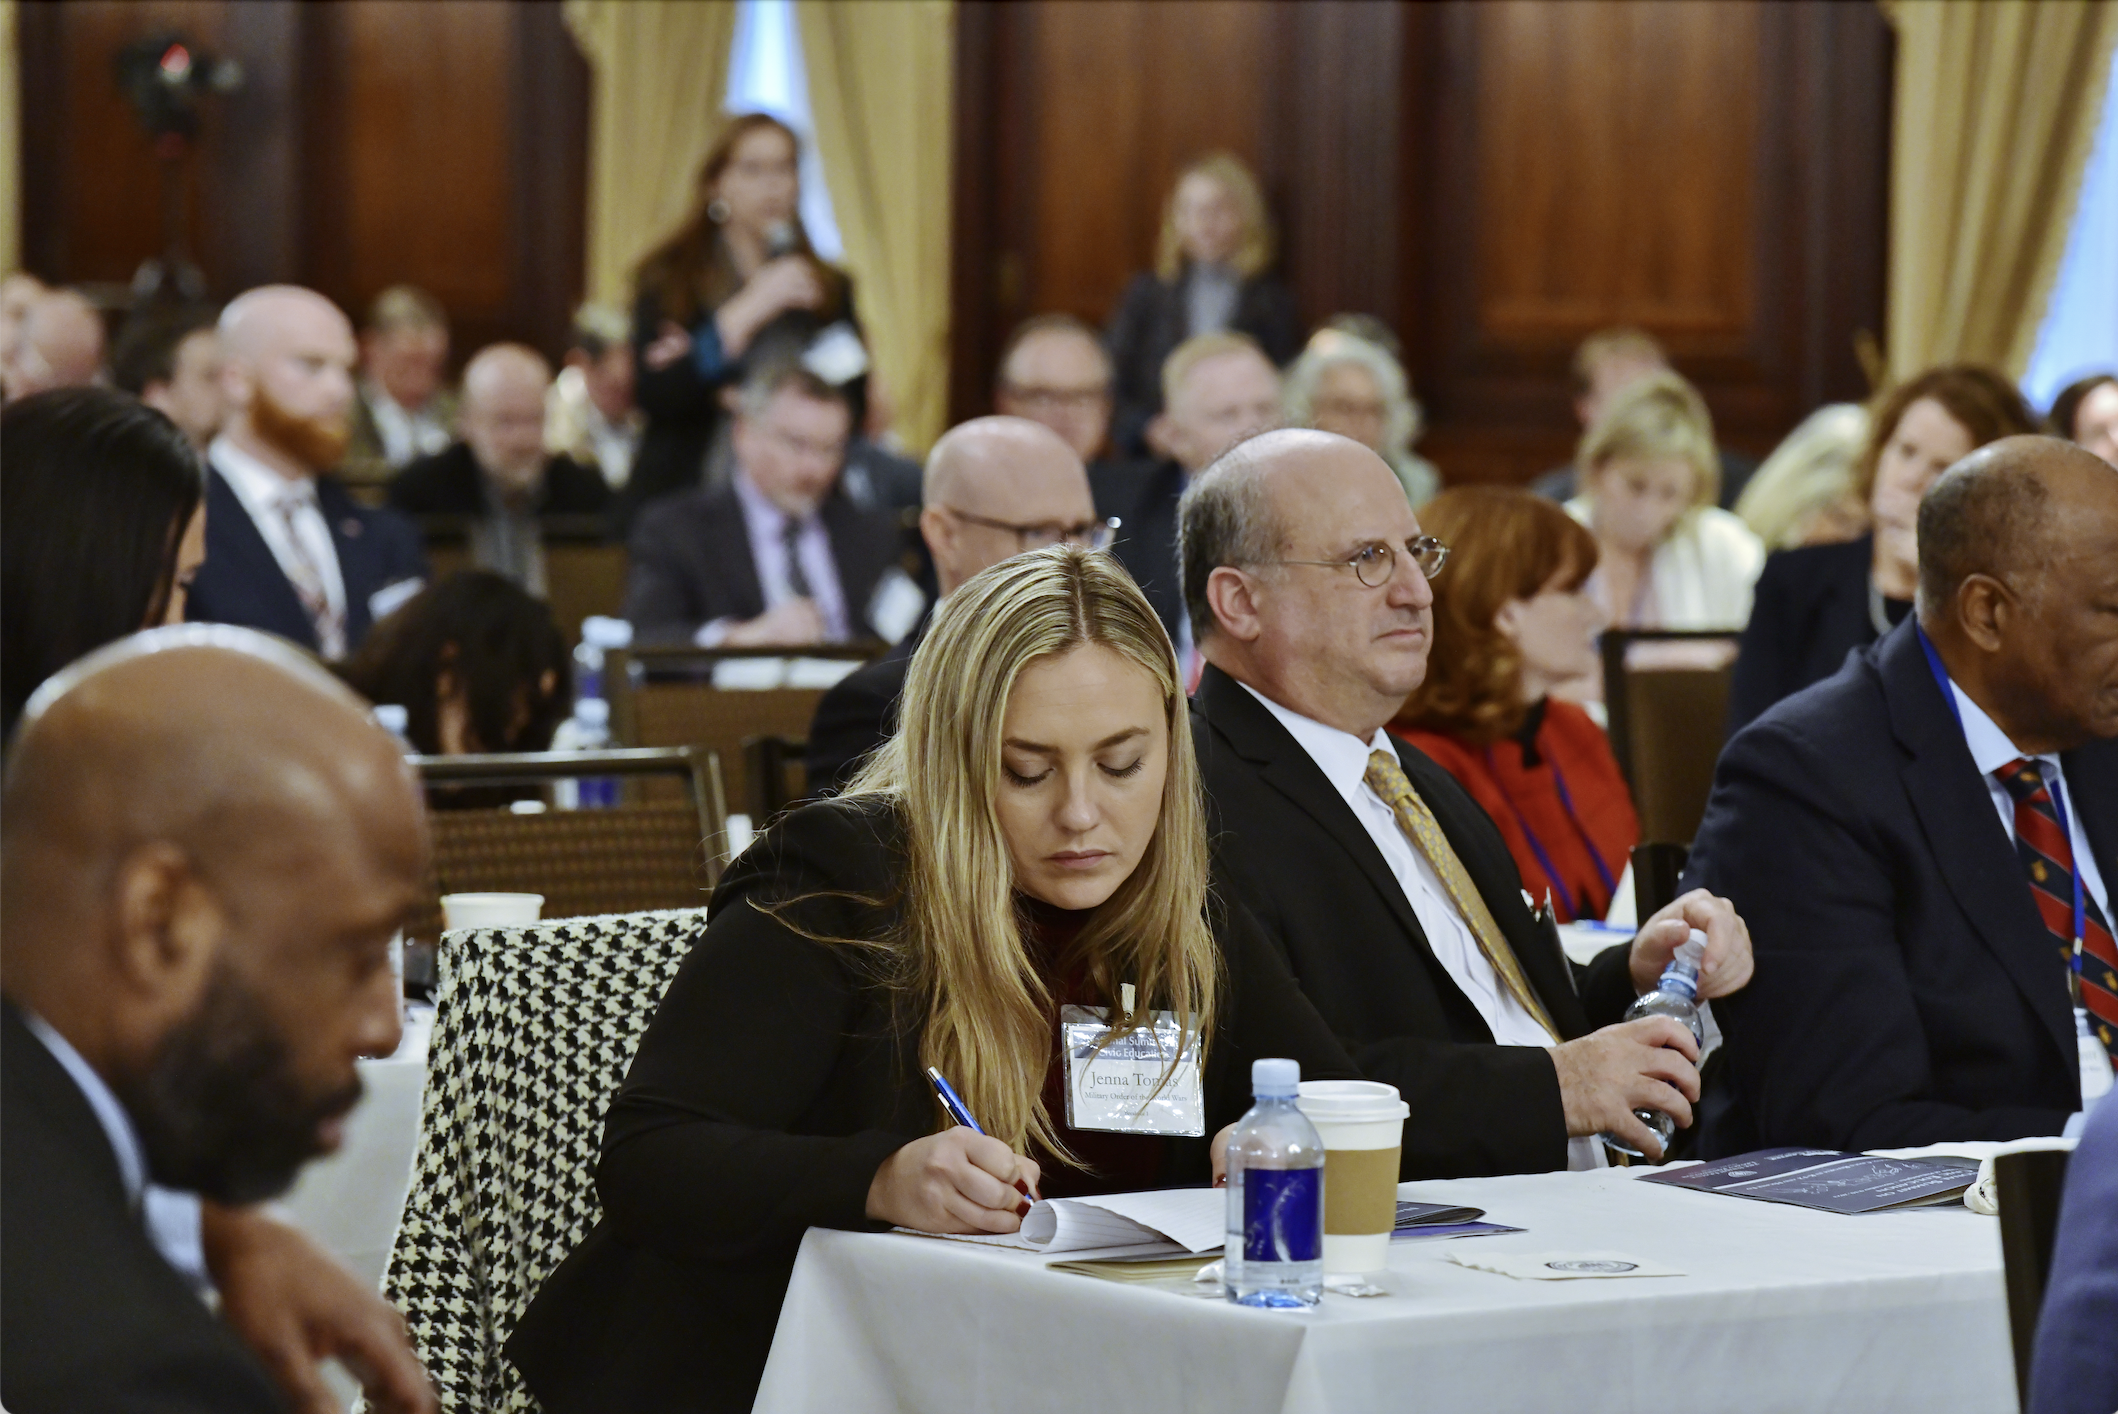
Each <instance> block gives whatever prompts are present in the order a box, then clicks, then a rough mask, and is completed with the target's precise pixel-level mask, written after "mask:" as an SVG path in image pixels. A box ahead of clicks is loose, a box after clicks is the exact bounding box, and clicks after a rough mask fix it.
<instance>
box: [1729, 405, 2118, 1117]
mask: <svg viewBox="0 0 2118 1414" xmlns="http://www.w3.org/2000/svg"><path fill="white" fill-rule="evenodd" d="M1919 546H1920V561H1921V563H1920V589H1919V594H1920V603H1919V612H1918V616H1917V618H1916V619H1915V620H1913V621H1912V622H1908V623H1905V624H1901V625H1899V626H1898V627H1897V628H1896V629H1893V630H1892V631H1891V633H1890V635H1889V636H1888V637H1886V638H1885V639H1883V641H1882V642H1881V643H1879V644H1877V645H1876V646H1875V647H1874V648H1873V649H1871V650H1869V651H1868V652H1867V653H1865V654H1863V655H1862V656H1861V657H1859V658H1857V659H1854V660H1852V661H1850V662H1848V663H1847V664H1846V666H1845V667H1844V668H1842V669H1840V671H1839V672H1838V673H1837V674H1836V675H1835V676H1833V677H1831V678H1829V679H1827V680H1825V681H1824V682H1821V683H1818V684H1816V685H1815V686H1813V687H1810V688H1808V689H1806V690H1804V691H1802V692H1800V693H1797V694H1795V695H1794V696H1793V697H1790V698H1788V699H1787V700H1786V701H1784V702H1782V703H1780V704H1779V705H1778V706H1776V707H1774V708H1772V709H1771V710H1770V711H1768V712H1766V714H1765V715H1764V716H1762V717H1760V718H1759V719H1758V720H1757V721H1756V722H1753V723H1752V724H1751V725H1750V726H1749V727H1748V728H1746V729H1745V730H1744V731H1742V732H1741V733H1739V734H1738V735H1737V736H1736V738H1735V740H1733V741H1731V742H1730V743H1729V744H1728V747H1727V749H1726V750H1725V751H1724V752H1723V753H1722V756H1721V762H1720V766H1719V768H1718V769H1717V771H1716V773H1715V780H1714V793H1713V797H1712V800H1711V802H1710V803H1709V805H1708V806H1707V811H1706V818H1705V820H1704V821H1703V822H1702V823H1701V824H1700V826H1699V834H1698V839H1697V842H1696V843H1695V844H1694V846H1693V849H1692V855H1691V863H1690V867H1689V869H1688V871H1687V874H1688V877H1689V878H1690V879H1691V880H1693V881H1695V882H1699V883H1703V884H1705V885H1707V886H1708V887H1710V888H1712V889H1714V890H1715V891H1717V892H1722V893H1726V894H1727V895H1728V896H1729V897H1730V898H1732V899H1734V900H1735V903H1736V906H1737V907H1738V908H1740V909H1742V910H1743V913H1744V916H1745V917H1747V918H1748V919H1749V920H1750V924H1751V928H1752V930H1753V932H1754V935H1755V937H1756V939H1757V980H1756V981H1755V982H1754V983H1753V984H1752V985H1751V987H1750V989H1749V990H1748V991H1747V992H1746V993H1745V994H1744V995H1742V996H1741V997H1739V998H1736V999H1734V1000H1733V1001H1731V1003H1730V1004H1729V1005H1728V1006H1727V1007H1725V1008H1716V1010H1717V1013H1718V1014H1719V1016H1720V1021H1721V1025H1722V1029H1723V1031H1724V1032H1725V1033H1726V1035H1727V1037H1728V1047H1729V1064H1730V1068H1731V1071H1732V1073H1733V1075H1734V1079H1735V1082H1736V1084H1735V1088H1734V1092H1733V1100H1734V1104H1733V1105H1732V1107H1731V1108H1730V1109H1729V1110H1728V1111H1727V1112H1726V1113H1725V1114H1715V1115H1712V1116H1709V1124H1708V1127H1707V1130H1706V1133H1705V1135H1704V1139H1705V1143H1706V1147H1707V1150H1708V1152H1709V1153H1724V1154H1725V1153H1732V1152H1737V1151H1740V1150H1742V1149H1746V1148H1753V1147H1756V1146H1757V1145H1759V1144H1761V1143H1762V1144H1814V1145H1829V1146H1831V1147H1834V1148H1846V1149H1873V1148H1897V1147H1905V1146H1911V1145H1919V1144H1931V1143H1936V1142H1940V1141H1945V1140H1964V1139H2012V1138H2016V1137H2018V1136H2022V1135H2032V1134H2057V1133H2059V1132H2060V1131H2061V1130H2062V1128H2063V1127H2064V1126H2065V1125H2066V1124H2067V1122H2068V1116H2070V1115H2072V1114H2073V1113H2074V1112H2076V1111H2077V1110H2079V1109H2080V1107H2081V1089H2080V1055H2081V1052H2080V1049H2079V1047H2078V1046H2077V1044H2076V1039H2077V1038H2076V1034H2075V1019H2074V1014H2073V1007H2072V1005H2071V1004H2070V1001H2069V996H2068V993H2069V987H2070V982H2069V976H2070V973H2071V972H2072V971H2073V968H2072V964H2071V961H2070V959H2071V957H2072V955H2073V953H2074V947H2073V940H2072V939H2073V932H2074V921H2073V908H2072V889H2071V887H2070V884H2071V878H2073V877H2078V878H2080V879H2081V880H2082V882H2083V886H2084V887H2083V903H2084V926H2085V933H2086V936H2085V938H2084V942H2085V943H2086V947H2087V955H2086V956H2085V958H2084V959H2083V962H2084V965H2083V967H2082V969H2081V981H2082V988H2081V990H2082V994H2083V997H2084V1001H2085V1004H2086V1006H2087V1008H2088V1010H2089V1013H2090V1017H2089V1020H2090V1023H2091V1024H2092V1025H2093V1026H2094V1027H2095V1028H2096V1029H2097V1030H2098V1031H2100V1032H2101V1033H2102V1034H2103V1036H2104V1038H2105V1039H2106V1040H2107V1041H2108V1040H2110V1039H2111V1038H2113V1037H2118V951H2114V950H2113V949H2112V946H2111V943H2110V932H2109V927H2108V921H2107V920H2108V919H2109V918H2110V916H2111V915H2110V912H2109V907H2110V896H2109V893H2108V888H2109V886H2110V885H2111V884H2112V883H2113V882H2118V739H2114V738H2118V612H2114V609H2118V470H2113V469H2112V468H2111V467H2110V466H2109V465H2108V464H2106V463H2104V462H2103V461H2101V460H2100V459H2098V458H2096V457H2095V456H2092V455H2090V454H2089V453H2087V452H2084V451H2081V450H2080V449H2078V448H2075V447H2073V446H2071V445H2070V444H2068V443H2064V442H2060V441H2057V440H2055V439H2052V438H2041V437H2012V438H2006V439H2003V440H2002V441H1999V442H1994V443H1991V444H1989V445H1987V446H1986V447H1984V448H1981V449H1980V450H1979V451H1977V452H1974V453H1972V454H1971V456H1969V457H1967V458H1965V459H1964V460H1963V461H1961V462H1958V463H1957V464H1956V465H1955V466H1954V467H1952V468H1951V469H1950V470H1949V471H1947V472H1944V473H1943V474H1942V477H1941V479H1940V480H1938V481H1936V482H1935V483H1934V485H1933V487H1932V488H1930V489H1929V490H1928V492H1927V495H1926V498H1925V500H1924V501H1922V502H1921V505H1920V511H1919ZM1930 647H1931V649H1932V651H1933V654H1934V657H1933V659H1932V661H1930V659H1929V656H1928V649H1929V648H1930ZM1944 679H1946V682H1947V686H1944ZM2026 760H2036V761H2037V762H2038V767H2039V769H2040V770H2041V771H2042V773H2043V775H2044V777H2045V778H2046V779H2047V780H2051V779H2055V778H2056V779H2059V780H2061V782H2062V785H2063V789H2062V790H2061V791H2060V792H2059V793H2060V794H2063V795H2064V796H2065V797H2066V804H2067V806H2068V807H2069V808H2070V811H2071V816H2072V818H2071V819H2070V820H2069V822H2068V824H2067V826H2066V828H2065V829H2064V830H2063V831H2062V830H2061V829H2060V827H2059V823H2058V816H2057V807H2056V804H2055V796H2054V795H2053V793H2052V792H2051V791H2050V790H2049V789H2048V788H2047V789H2045V790H2043V791H2042V792H2041V793H2040V794H2041V799H2040V798H2037V797H2027V798H2026V797H2024V796H2018V794H2017V792H2018V790H2019V789H2021V788H2022V785H2023V782H2022V779H2021V778H2022V776H2023V771H2024V767H2023V765H2022V763H2023V762H2024V761H2026ZM2032 779H2033V780H2034V779H2035V778H2034V777H2032ZM2026 811H2027V812H2031V814H2030V815H2025V813H2024V812H2026ZM2033 816H2035V817H2037V818H2032V817H2033ZM2026 819H2027V820H2029V821H2030V824H2029V828H2028V829H2027V830H2025V829H2024V828H2023V822H2024V821H2025V820H2026ZM2039 819H2043V820H2044V823H2042V824H2040V823H2038V821H2039ZM2054 837H2057V838H2054ZM2046 849H2049V851H2050V853H2046V852H2038V853H2035V854H2031V851H2033V850H2036V851H2044V850H2046ZM2055 853H2056V854H2069V853H2070V854H2071V855H2072V857H2073V861H2074V862H2073V864H2072V865H2071V866H2067V867H2065V868H2062V864H2063V861H2060V860H2058V859H2056V858H2054V857H2052V855H2053V854H2055ZM2026 856H2028V857H2026ZM2060 881H2066V883H2067V885H2068V886H2067V887H2065V888H2064V897H2063V898H2061V897H2058V896H2055V895H2054V894H2053V892H2052V891H2053V890H2055V889H2060V888H2061V882H2060ZM2040 883H2041V884H2042V885H2044V886H2045V887H2039V885H2040Z"/></svg>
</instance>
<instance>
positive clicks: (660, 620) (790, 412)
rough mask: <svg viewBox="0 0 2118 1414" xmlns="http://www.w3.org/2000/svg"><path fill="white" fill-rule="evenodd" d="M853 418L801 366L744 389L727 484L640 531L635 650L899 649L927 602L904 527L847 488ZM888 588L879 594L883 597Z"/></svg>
mask: <svg viewBox="0 0 2118 1414" xmlns="http://www.w3.org/2000/svg"><path fill="white" fill-rule="evenodd" d="M851 421H852V419H851V412H850V409H849V408H848V405H847V400H846V394H845V392H844V390H843V389H841V388H837V387H834V386H832V385H830V384H828V383H825V382H824V381H822V380H821V379H819V378H817V377H816V376H815V375H814V374H812V373H810V372H808V371H807V370H806V369H804V368H802V367H801V366H800V365H799V364H779V365H774V366H771V367H768V368H765V369H762V370H760V371H759V372H758V373H755V374H753V375H752V376H751V378H750V380H749V381H748V382H746V383H745V384H744V387H743V393H742V400H741V403H740V405H739V406H738V409H737V412H736V417H735V424H734V431H733V444H734V448H735V457H736V469H735V474H734V476H733V477H732V478H731V480H730V482H729V484H728V485H727V486H724V487H722V488H720V489H719V490H715V491H693V492H687V493H684V494H681V495H676V496H670V497H666V498H664V499H663V500H661V501H659V502H657V503H656V504H655V505H654V506H653V507H651V508H650V509H649V510H648V511H647V512H646V513H645V514H643V515H642V516H641V517H640V519H639V521H638V522H637V523H636V524H635V525H634V527H633V532H632V542H631V551H632V568H631V571H630V574H629V577H628V579H627V583H626V591H625V617H626V618H628V619H630V620H631V621H632V625H633V629H634V631H635V633H636V634H637V635H638V636H639V640H640V641H641V642H646V643H654V642H662V643H683V642H687V641H688V642H694V643H697V644H699V645H701V646H702V647H708V648H711V647H717V646H719V645H722V644H727V645H729V646H732V647H742V646H754V645H764V644H785V645H788V646H798V645H800V644H805V643H844V642H847V641H849V640H852V639H855V638H869V637H873V638H881V639H883V640H885V641H889V642H894V641H896V640H897V639H900V638H902V637H904V636H905V634H906V633H908V632H910V631H911V629H912V626H913V625H914V624H915V623H917V622H918V618H919V610H920V609H921V608H922V607H923V601H924V596H922V595H921V594H920V592H919V590H918V589H917V588H916V587H914V585H913V584H912V582H911V580H910V579H909V578H908V577H907V576H906V575H905V573H904V570H903V569H902V568H901V567H900V565H899V555H898V535H897V524H896V520H895V518H894V517H892V516H891V515H889V514H888V513H887V512H884V511H880V510H875V511H862V510H860V509H858V508H857V507H855V506H854V504H853V503H852V501H851V500H850V499H848V498H847V496H846V494H845V491H844V489H843V488H842V487H841V486H840V484H839V473H840V471H841V469H842V468H843V466H844V464H845V457H846V438H847V434H848V432H849V430H850V428H851ZM878 591H880V592H878Z"/></svg>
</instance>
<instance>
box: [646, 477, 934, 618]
mask: <svg viewBox="0 0 2118 1414" xmlns="http://www.w3.org/2000/svg"><path fill="white" fill-rule="evenodd" d="M819 514H820V515H821V516H822V517H823V522H824V532H825V534H827V535H828V536H830V538H831V559H832V562H833V563H834V564H835V565H837V567H838V587H839V593H840V594H841V595H843V596H844V598H845V601H846V617H847V619H848V621H849V627H850V629H851V630H852V633H853V635H854V637H856V638H858V637H860V636H861V635H863V634H873V633H875V632H876V629H875V627H874V625H872V624H870V623H869V622H868V621H867V609H868V597H869V596H870V595H871V594H873V593H874V592H875V586H876V584H877V583H878V582H879V581H880V580H881V579H882V577H883V575H884V573H885V572H887V571H888V570H890V569H891V568H892V567H893V566H895V565H896V564H897V544H898V541H897V522H896V520H895V519H894V518H893V517H892V516H891V515H890V514H889V513H888V512H886V511H881V510H875V511H863V510H860V509H858V508H856V507H855V506H854V504H853V503H852V502H851V501H849V500H848V499H846V497H845V495H844V494H843V493H842V492H839V491H836V490H834V491H833V492H832V493H831V495H830V496H828V497H827V498H825V501H824V504H823V508H822V510H821V511H820V512H819ZM629 549H630V551H631V559H632V566H631V568H630V569H629V570H628V571H627V572H626V582H625V617H626V618H628V619H630V620H631V621H632V625H633V629H634V631H635V632H636V633H637V634H638V635H639V636H640V640H641V641H642V642H645V643H655V642H661V643H684V642H689V641H690V639H691V636H692V634H693V633H695V632H696V631H697V630H698V629H699V627H700V626H701V625H703V624H709V623H712V622H713V621H714V620H715V619H723V618H728V619H754V618H756V617H757V616H758V615H759V614H762V613H764V612H765V590H764V586H763V585H762V584H761V583H760V582H759V580H758V576H757V561H756V560H755V559H754V558H753V557H752V555H751V553H750V534H749V531H748V530H747V529H746V528H745V526H744V523H743V506H742V502H741V501H739V500H738V499H737V498H736V493H735V488H734V487H733V486H724V487H722V488H721V489H719V490H717V491H692V492H689V493H686V494H684V495H680V496H670V497H667V498H665V499H664V500H662V501H661V502H659V503H657V504H656V505H655V506H654V508H653V509H652V510H650V511H649V512H648V513H647V514H645V515H643V516H641V517H640V519H639V521H638V522H637V523H636V524H635V525H634V526H633V532H632V540H631V544H630V546H629Z"/></svg>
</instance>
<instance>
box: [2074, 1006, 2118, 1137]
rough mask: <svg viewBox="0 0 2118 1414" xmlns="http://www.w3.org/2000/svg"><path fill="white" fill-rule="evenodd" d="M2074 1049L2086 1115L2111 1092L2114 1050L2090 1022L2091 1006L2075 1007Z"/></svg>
mask: <svg viewBox="0 0 2118 1414" xmlns="http://www.w3.org/2000/svg"><path fill="white" fill-rule="evenodd" d="M2074 1049H2075V1051H2076V1052H2078V1053H2079V1058H2080V1062H2081V1109H2082V1113H2084V1114H2086V1113H2087V1112H2088V1111H2090V1110H2093V1109H2095V1108H2096V1105H2097V1102H2098V1101H2100V1100H2101V1099H2102V1098H2103V1097H2104V1096H2105V1095H2108V1094H2110V1093H2111V1053H2110V1052H2109V1051H2106V1050H2105V1049H2104V1048H2103V1041H2102V1040H2101V1038H2099V1037H2098V1036H2097V1035H2096V1031H2095V1028H2094V1027H2093V1026H2091V1025H2090V1024H2089V1013H2088V1008H2087V1007H2084V1006H2080V1005H2078V1004H2077V1005H2076V1006H2075V1008H2074Z"/></svg>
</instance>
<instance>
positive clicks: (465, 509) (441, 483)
mask: <svg viewBox="0 0 2118 1414" xmlns="http://www.w3.org/2000/svg"><path fill="white" fill-rule="evenodd" d="M610 503H611V491H610V486H609V484H608V483H607V482H605V481H604V480H603V477H602V476H601V475H600V474H599V473H598V472H596V471H595V470H593V469H592V468H589V467H585V466H583V465H581V464H580V463H579V462H577V461H575V460H574V459H573V458H572V457H552V458H551V459H550V460H548V461H546V462H545V464H544V492H543V495H542V496H541V497H540V498H539V499H538V502H537V512H538V514H540V515H555V516H567V515H575V516H579V515H600V514H602V513H603V512H604V511H607V510H609V509H610ZM390 504H391V505H392V506H394V507H395V508H396V509H398V510H400V511H403V512H405V513H406V514H407V515H420V516H431V515H448V516H481V515H484V514H485V513H486V511H487V509H488V506H487V503H486V497H485V478H484V477H483V476H482V475H480V473H479V470H478V461H477V458H475V457H473V456H472V455H471V449H470V447H469V446H467V445H466V444H464V443H462V442H455V443H452V444H450V446H449V449H448V450H447V451H445V452H436V453H435V454H434V455H433V456H431V457H421V458H419V459H418V460H417V461H415V462H413V463H411V464H410V465H409V466H407V467H405V469H404V470H403V471H401V472H399V473H398V474H397V478H396V480H394V481H392V482H391V483H390Z"/></svg>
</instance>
